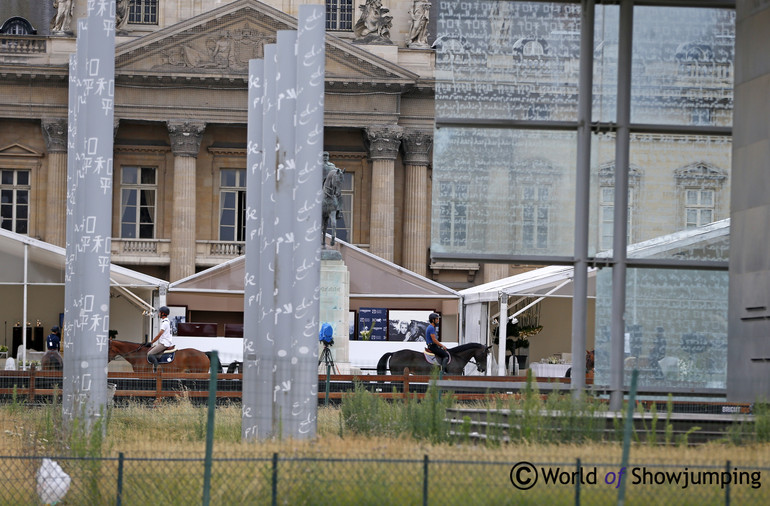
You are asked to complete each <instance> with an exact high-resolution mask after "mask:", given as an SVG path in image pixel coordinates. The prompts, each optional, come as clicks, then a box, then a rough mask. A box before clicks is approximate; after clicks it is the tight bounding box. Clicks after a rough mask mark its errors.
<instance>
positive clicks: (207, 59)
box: [153, 29, 275, 72]
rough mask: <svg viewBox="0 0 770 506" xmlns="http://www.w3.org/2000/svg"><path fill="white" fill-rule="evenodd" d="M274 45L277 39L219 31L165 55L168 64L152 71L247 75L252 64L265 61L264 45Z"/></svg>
mask: <svg viewBox="0 0 770 506" xmlns="http://www.w3.org/2000/svg"><path fill="white" fill-rule="evenodd" d="M274 42H275V40H274V37H272V38H270V37H268V36H265V35H263V34H260V33H257V32H256V31H254V30H251V29H241V30H232V31H220V32H217V33H212V34H211V36H210V37H206V38H201V39H198V40H192V41H189V42H188V43H185V44H181V45H178V46H174V47H172V48H170V49H168V50H165V51H162V52H161V54H162V55H163V58H164V59H165V63H164V64H161V65H156V66H155V67H153V70H162V69H164V68H168V67H173V68H176V69H179V68H180V67H187V68H194V69H203V70H209V69H210V70H231V71H237V72H245V71H247V70H248V68H249V60H251V59H254V58H262V57H263V56H264V46H265V44H270V43H274Z"/></svg>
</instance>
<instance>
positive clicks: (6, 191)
mask: <svg viewBox="0 0 770 506" xmlns="http://www.w3.org/2000/svg"><path fill="white" fill-rule="evenodd" d="M29 176H30V171H28V170H11V169H2V170H1V171H0V227H2V228H4V229H6V230H10V231H11V232H16V233H17V234H26V233H28V231H29V196H30V190H31V188H30V179H29Z"/></svg>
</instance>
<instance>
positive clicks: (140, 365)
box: [107, 339, 210, 372]
mask: <svg viewBox="0 0 770 506" xmlns="http://www.w3.org/2000/svg"><path fill="white" fill-rule="evenodd" d="M172 350H173V348H172ZM148 351H150V348H149V347H148V346H147V345H146V344H144V343H132V342H129V341H118V340H117V339H110V350H109V357H108V360H107V361H108V362H110V361H112V360H115V357H117V356H121V357H123V358H124V359H126V360H127V361H128V362H129V363H130V364H131V367H133V368H134V372H152V364H151V363H150V362H148V361H147V352H148ZM171 354H173V355H174V356H173V357H171V358H170V360H169V359H168V358H166V356H167V355H171ZM158 361H159V362H160V365H159V367H161V368H163V369H164V370H165V371H167V372H208V370H209V367H210V362H209V357H207V356H206V354H205V353H203V352H202V351H198V350H195V349H193V348H185V349H183V350H175V351H171V353H168V352H167V353H163V355H162V356H161V357H160V358H159V359H158Z"/></svg>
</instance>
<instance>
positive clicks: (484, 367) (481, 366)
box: [466, 346, 489, 372]
mask: <svg viewBox="0 0 770 506" xmlns="http://www.w3.org/2000/svg"><path fill="white" fill-rule="evenodd" d="M484 348H486V346H485V347H484ZM488 353H489V349H488V348H486V349H485V350H484V358H485V359H486V358H487V354H488ZM466 364H473V365H475V366H476V370H477V371H478V372H486V370H487V362H486V360H484V361H483V362H479V360H478V359H476V356H475V355H474V356H472V357H471V358H469V359H468V362H466Z"/></svg>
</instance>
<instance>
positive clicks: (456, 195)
mask: <svg viewBox="0 0 770 506" xmlns="http://www.w3.org/2000/svg"><path fill="white" fill-rule="evenodd" d="M438 190H439V197H440V200H441V204H440V207H439V215H440V220H441V221H440V224H439V241H440V244H441V245H442V246H465V241H466V239H467V235H468V234H467V227H468V184H467V183H464V182H454V181H446V182H440V183H439V187H438Z"/></svg>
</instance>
